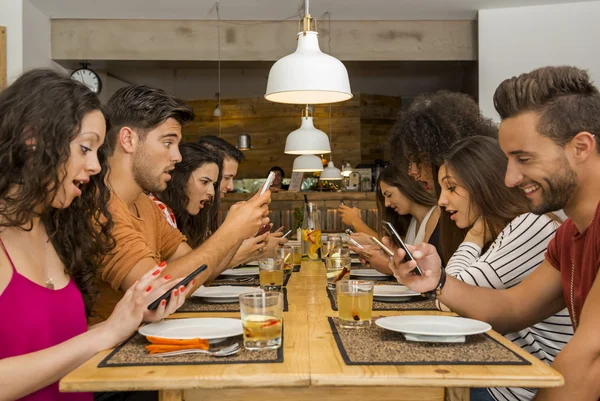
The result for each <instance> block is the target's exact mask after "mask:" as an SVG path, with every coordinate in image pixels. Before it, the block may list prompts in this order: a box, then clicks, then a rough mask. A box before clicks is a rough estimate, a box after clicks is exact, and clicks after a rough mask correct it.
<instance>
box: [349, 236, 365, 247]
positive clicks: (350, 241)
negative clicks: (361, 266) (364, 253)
mask: <svg viewBox="0 0 600 401" xmlns="http://www.w3.org/2000/svg"><path fill="white" fill-rule="evenodd" d="M348 242H349V243H350V244H352V245H354V246H355V247H357V248H358V249H365V247H364V246H362V245H361V244H359V243H358V242H356V240H355V239H354V238H352V237H348Z"/></svg>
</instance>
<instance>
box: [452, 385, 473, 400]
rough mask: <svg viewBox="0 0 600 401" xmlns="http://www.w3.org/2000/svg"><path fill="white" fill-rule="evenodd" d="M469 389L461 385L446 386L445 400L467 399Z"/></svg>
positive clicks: (468, 397)
mask: <svg viewBox="0 0 600 401" xmlns="http://www.w3.org/2000/svg"><path fill="white" fill-rule="evenodd" d="M470 399H471V396H470V395H469V389H468V388H463V387H451V388H446V401H469V400H470Z"/></svg>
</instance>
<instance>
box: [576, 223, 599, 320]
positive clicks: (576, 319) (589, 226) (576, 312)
mask: <svg viewBox="0 0 600 401" xmlns="http://www.w3.org/2000/svg"><path fill="white" fill-rule="evenodd" d="M595 218H596V216H594V218H593V219H592V221H590V224H589V225H588V227H587V229H589V228H590V227H591V225H592V223H594V219H595ZM574 245H575V239H573V240H572V242H571V288H570V301H571V313H572V314H573V329H576V328H577V325H578V323H577V312H575V256H574V255H573V246H574Z"/></svg>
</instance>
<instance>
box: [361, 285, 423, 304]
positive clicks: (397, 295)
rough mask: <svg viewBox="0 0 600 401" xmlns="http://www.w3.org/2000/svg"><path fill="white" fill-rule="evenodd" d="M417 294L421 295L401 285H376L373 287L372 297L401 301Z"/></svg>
mask: <svg viewBox="0 0 600 401" xmlns="http://www.w3.org/2000/svg"><path fill="white" fill-rule="evenodd" d="M417 296H421V294H420V293H418V292H415V291H412V290H411V289H410V288H408V287H405V286H403V285H376V286H375V287H373V299H374V300H376V301H382V302H402V301H408V300H409V299H410V298H412V297H417Z"/></svg>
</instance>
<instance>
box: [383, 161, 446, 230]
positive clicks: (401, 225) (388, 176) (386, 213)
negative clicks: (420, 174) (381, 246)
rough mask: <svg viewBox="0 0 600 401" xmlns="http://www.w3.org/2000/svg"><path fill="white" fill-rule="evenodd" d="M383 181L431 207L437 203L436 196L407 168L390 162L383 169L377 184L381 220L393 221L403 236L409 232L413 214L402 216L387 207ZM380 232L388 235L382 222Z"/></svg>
mask: <svg viewBox="0 0 600 401" xmlns="http://www.w3.org/2000/svg"><path fill="white" fill-rule="evenodd" d="M382 181H383V182H385V183H386V184H388V185H390V186H394V187H396V188H398V189H399V190H400V193H402V195H404V196H405V197H406V198H408V200H410V201H411V202H414V203H416V204H418V205H423V206H430V207H431V206H435V205H436V203H437V202H436V199H435V196H433V195H432V194H430V193H429V192H427V191H426V190H425V188H423V186H422V185H421V184H419V183H418V182H416V181H415V180H413V179H412V178H411V177H410V176H409V175H408V174H407V172H406V169H405V168H400V167H399V166H397V165H394V164H390V165H388V166H387V167H386V168H384V169H383V170H382V171H381V174H379V178H377V186H376V189H377V190H376V192H377V209H378V210H379V214H380V217H381V220H385V221H389V222H390V223H392V224H393V225H394V227H395V228H396V231H398V234H400V235H401V236H402V237H405V236H406V233H407V232H408V226H409V225H410V220H411V218H412V216H410V215H406V216H400V215H399V214H398V213H396V212H395V211H394V210H392V209H390V208H387V207H385V198H384V197H383V194H382V193H381V189H380V186H379V185H380V184H381V182H382ZM378 232H379V234H380V235H381V236H383V235H386V234H385V233H384V231H383V229H382V227H381V223H380V224H379V227H378Z"/></svg>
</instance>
